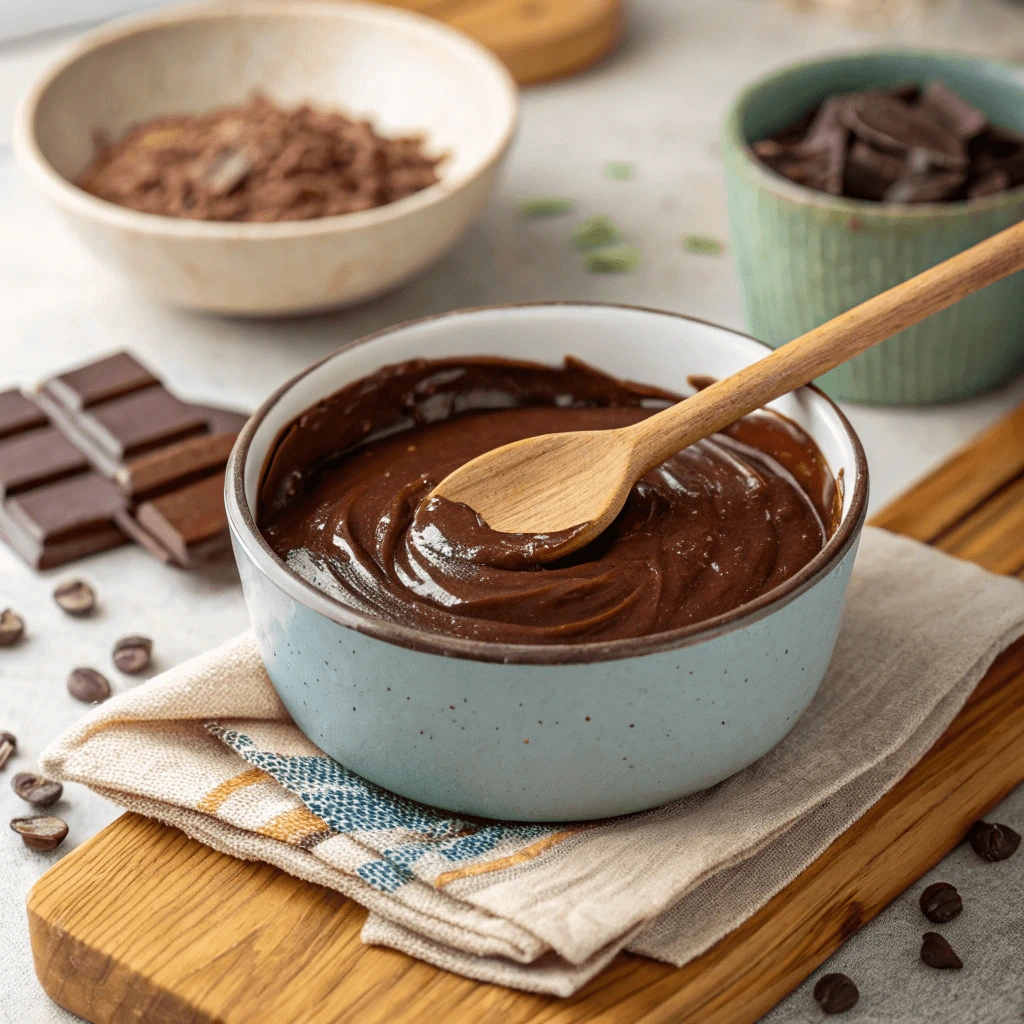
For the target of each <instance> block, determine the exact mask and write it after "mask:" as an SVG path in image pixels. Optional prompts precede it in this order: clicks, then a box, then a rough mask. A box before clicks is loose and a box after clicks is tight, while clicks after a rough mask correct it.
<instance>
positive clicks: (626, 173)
mask: <svg viewBox="0 0 1024 1024" xmlns="http://www.w3.org/2000/svg"><path fill="white" fill-rule="evenodd" d="M604 176H605V177H606V178H609V179H611V180H612V181H629V179H630V178H632V177H633V165H632V164H627V163H625V162H624V161H622V160H611V161H609V162H608V163H606V164H605V165H604Z"/></svg>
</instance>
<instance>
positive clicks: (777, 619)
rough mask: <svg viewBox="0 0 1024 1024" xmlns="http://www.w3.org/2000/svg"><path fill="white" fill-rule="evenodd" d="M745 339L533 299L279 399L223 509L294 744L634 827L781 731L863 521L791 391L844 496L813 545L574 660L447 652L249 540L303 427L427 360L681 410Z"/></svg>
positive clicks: (426, 780) (377, 349)
mask: <svg viewBox="0 0 1024 1024" xmlns="http://www.w3.org/2000/svg"><path fill="white" fill-rule="evenodd" d="M765 351H766V350H765V347H764V346H763V345H761V344H760V343H759V342H756V341H754V340H752V339H750V338H747V337H745V336H743V335H740V334H736V333H734V332H732V331H728V330H726V329H724V328H721V327H715V326H713V325H711V324H706V323H702V322H700V321H697V320H691V319H688V318H686V317H682V316H677V315H673V314H670V313H661V312H657V311H654V310H645V309H636V308H630V307H624V306H606V305H597V304H594V305H590V304H539V305H523V306H507V307H495V308H491V309H479V310H468V311H463V312H456V313H448V314H445V315H443V316H438V317H433V318H428V319H425V320H418V321H415V322H413V323H409V324H403V325H401V326H398V327H393V328H390V329H389V330H386V331H383V332H381V333H379V334H375V335H372V336H371V337H369V338H365V339H363V340H362V341H357V342H355V343H354V344H352V345H349V346H348V347H347V348H344V349H342V350H340V351H339V352H336V353H334V354H333V355H331V356H328V357H327V358H326V359H324V360H322V361H321V362H319V363H317V364H316V365H315V366H312V367H310V368H309V369H308V370H306V371H304V372H303V373H301V374H299V376H297V377H295V378H294V379H293V380H291V381H289V382H288V383H287V384H285V385H284V386H283V387H282V388H281V389H280V390H278V391H277V392H276V393H275V394H274V395H272V396H271V397H270V398H269V399H268V400H267V401H266V402H265V403H264V404H263V405H262V406H261V407H260V409H259V410H258V411H257V412H256V414H255V415H254V416H253V417H252V419H250V421H249V423H248V424H247V425H246V427H245V429H244V430H243V431H242V434H241V436H240V437H239V439H238V443H237V444H236V446H235V450H234V452H233V453H232V456H231V461H230V464H229V466H228V476H227V488H226V503H227V510H228V521H229V523H230V528H231V535H232V540H233V543H234V549H235V557H236V559H237V561H238V567H239V570H240V573H241V577H242V589H243V592H244V594H245V600H246V603H247V605H248V607H249V612H250V615H251V617H252V623H253V627H254V629H255V631H256V639H257V643H258V644H259V648H260V652H261V654H262V656H263V660H264V661H265V663H266V666H267V670H268V672H269V673H270V678H271V680H272V681H273V683H274V686H275V688H276V689H277V692H278V693H279V694H280V695H281V698H282V700H283V701H284V703H285V705H286V706H287V708H288V710H289V712H291V714H292V717H293V718H294V719H295V721H296V723H297V724H298V725H299V727H300V728H301V729H302V730H303V732H305V733H306V735H307V736H309V737H310V738H311V739H312V740H313V741H314V742H315V743H316V744H317V745H318V746H320V747H321V748H322V749H324V750H325V751H327V752H328V753H329V754H331V755H332V756H333V757H335V758H337V759H338V760H339V761H341V762H342V763H343V764H345V765H346V766H347V767H348V768H351V769H352V770H354V771H356V772H358V773H359V774H360V775H363V776H364V777H365V778H367V779H370V780H371V781H373V782H376V783H378V784H379V785H381V786H385V787H387V788H388V789H390V790H393V791H394V792H397V793H400V794H402V795H403V796H406V797H411V798H413V799H415V800H420V801H422V802H424V803H427V804H434V805H436V806H439V807H443V808H446V809H448V810H452V811H457V812H461V813H469V814H476V815H482V816H485V817H494V818H505V819H512V820H525V821H545V820H573V819H583V818H599V817H605V816H609V815H615V814H625V813H627V812H630V811H639V810H642V809H644V808H647V807H652V806H655V805H658V804H662V803H665V802H667V801H669V800H673V799H675V798H676V797H681V796H684V795H685V794H687V793H692V792H694V791H696V790H700V789H704V788H706V787H708V786H711V785H713V784H714V783H716V782H719V781H721V780H722V779H724V778H726V777H727V776H729V775H731V774H733V773H734V772H736V771H739V770H740V769H741V768H743V767H745V766H746V765H748V764H750V763H751V762H752V761H754V760H756V759H757V758H758V757H760V756H761V755H762V754H764V753H765V752H767V751H768V750H770V749H771V748H772V747H773V746H774V745H775V744H776V743H778V742H779V740H780V739H782V737H783V736H785V735H786V733H787V732H789V730H790V729H791V728H792V727H793V725H794V723H795V722H796V721H797V719H798V718H799V717H800V714H801V712H802V711H803V710H804V708H805V707H806V706H807V704H808V703H809V701H810V700H811V698H812V697H813V696H814V694H815V692H816V691H817V689H818V686H819V684H820V682H821V679H822V677H823V675H824V673H825V668H826V666H827V665H828V662H829V658H830V657H831V655H832V648H833V646H834V644H835V640H836V635H837V631H838V629H839V620H840V617H841V615H842V610H843V603H844V598H845V593H846V585H847V582H848V580H849V577H850V570H851V567H852V565H853V559H854V554H855V551H856V547H857V541H858V539H859V536H860V531H861V527H862V525H863V521H864V513H865V508H866V499H867V467H866V464H865V461H864V452H863V450H862V448H861V446H860V442H859V441H858V440H857V437H856V435H855V434H854V432H853V429H852V427H851V426H850V424H849V423H848V421H847V420H846V418H845V417H844V416H843V414H842V413H841V412H840V411H839V410H838V409H837V408H836V407H835V405H833V403H832V402H831V401H830V400H829V399H828V398H826V397H825V396H824V395H823V394H822V393H821V392H820V391H817V390H816V389H813V388H803V389H801V390H800V391H798V392H795V393H793V394H791V395H787V396H785V397H784V398H782V399H780V400H779V401H777V402H773V403H772V407H773V408H777V409H778V410H779V411H780V412H782V413H784V414H785V415H787V416H790V417H791V418H793V419H794V420H796V421H797V422H799V423H800V424H801V425H802V426H803V427H804V428H805V429H806V430H807V431H808V432H809V433H810V434H811V436H813V437H814V439H815V440H816V441H817V443H818V445H819V447H820V448H821V450H822V452H823V453H824V455H825V457H826V459H827V460H828V463H829V465H830V466H831V468H832V470H833V472H834V473H837V474H839V473H841V474H842V480H843V513H842V520H841V522H840V524H839V527H838V529H837V531H836V532H835V534H834V535H833V537H832V538H831V539H830V540H829V541H828V543H827V544H826V546H825V548H824V550H823V551H822V552H821V553H820V554H819V555H818V556H817V557H815V558H814V559H813V560H812V561H811V562H810V563H809V564H808V565H807V566H805V567H804V568H803V569H802V570H801V571H800V572H798V573H797V574H796V575H795V576H793V577H792V578H791V579H789V580H787V581H786V582H785V583H784V584H783V585H782V586H780V587H778V588H777V589H776V590H774V591H772V592H770V593H769V594H766V595H764V596H762V597H760V598H758V599H756V600H754V601H752V602H750V603H748V604H746V605H744V606H742V607H740V608H737V609H736V610H734V611H732V612H729V613H728V614H726V615H722V616H720V617H718V618H716V619H713V620H710V621H707V622H702V623H698V624H696V625H694V626H690V627H687V628H684V629H678V630H674V631H672V632H668V633H661V634H658V635H655V636H647V637H641V638H638V639H632V640H618V641H613V642H607V643H597V644H595V643H591V644H577V645H550V646H536V645H509V644H497V643H483V642H480V641H473V640H465V639H455V638H446V637H443V636H439V635H435V634H432V633H426V632H423V631H421V630H418V629H413V628H410V627H408V626H403V625H401V624H400V623H396V622H389V621H384V620H381V619H378V618H375V617H373V616H369V615H365V614H362V613H360V612H357V611H353V610H351V609H349V608H346V607H344V606H343V605H341V604H339V603H338V602H336V601H334V600H332V599H331V598H329V597H327V596H326V595H325V594H323V593H321V592H320V591H318V590H316V589H314V588H313V587H312V586H310V585H309V584H308V583H306V582H305V581H304V580H302V579H300V578H299V577H298V576H297V575H295V574H294V573H292V572H291V570H289V569H288V568H287V567H286V566H285V564H284V562H282V561H281V559H280V558H278V556H277V555H276V554H275V553H274V552H273V551H272V550H271V548H270V547H269V546H268V545H267V543H266V541H264V539H263V537H262V536H261V535H260V533H259V531H258V530H257V529H256V525H255V522H254V520H253V508H254V504H255V500H256V493H257V487H258V484H259V480H260V475H261V470H262V468H263V465H264V461H265V459H266V457H267V453H268V451H270V450H271V448H272V446H273V444H274V441H275V439H276V438H277V436H278V433H279V432H280V431H281V430H282V428H284V427H285V426H286V425H287V424H288V423H289V422H290V421H291V420H292V419H294V418H295V417H296V416H298V415H299V414H300V413H301V412H302V411H303V410H305V409H307V408H308V407H309V406H311V405H313V404H314V403H315V402H317V401H318V400H319V399H321V398H324V397H326V396H328V395H330V394H333V393H334V392H335V391H337V390H338V389H339V388H341V387H343V386H344V385H346V384H348V383H350V382H351V381H354V380H358V379H359V378H361V377H364V376H366V375H367V374H369V373H371V372H373V371H374V370H376V369H378V368H379V367H381V366H383V365H386V364H390V363H396V362H401V361H403V360H407V359H411V358H415V357H418V356H423V355H427V354H429V355H431V356H435V357H437V356H453V355H508V354H510V353H514V354H515V355H516V356H517V357H520V358H524V359H532V360H536V361H538V362H548V363H551V362H557V361H559V360H560V359H561V358H562V356H565V355H574V356H578V357H580V358H581V359H584V360H585V361H586V362H588V363H591V364H593V365H594V366H597V367H600V368H601V369H603V370H606V371H608V372H610V373H612V374H615V375H618V376H621V377H627V378H631V379H633V380H638V381H646V382H656V383H657V384H658V385H660V386H663V387H670V388H673V389H675V390H678V391H679V392H681V393H688V392H690V391H692V389H691V388H690V387H689V386H688V385H687V383H686V379H687V376H688V375H690V374H694V373H696V374H710V375H713V376H716V377H721V376H725V375H726V374H729V373H733V372H735V371H736V370H738V369H740V368H741V367H743V366H746V365H747V364H749V363H751V362H753V361H755V360H756V359H758V358H760V357H761V356H763V355H764V353H765Z"/></svg>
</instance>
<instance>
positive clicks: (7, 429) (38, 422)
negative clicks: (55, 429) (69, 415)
mask: <svg viewBox="0 0 1024 1024" xmlns="http://www.w3.org/2000/svg"><path fill="white" fill-rule="evenodd" d="M45 426H46V417H45V416H44V415H43V411H42V409H40V408H39V406H37V405H36V403H35V402H33V401H32V399H30V398H26V397H25V396H24V395H23V394H22V393H21V392H20V391H18V390H17V389H16V388H15V389H14V390H12V391H3V392H0V438H2V437H10V436H11V435H12V434H20V433H22V432H23V431H25V430H31V429H32V428H33V427H45Z"/></svg>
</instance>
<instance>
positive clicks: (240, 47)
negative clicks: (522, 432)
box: [15, 0, 516, 316]
mask: <svg viewBox="0 0 1024 1024" xmlns="http://www.w3.org/2000/svg"><path fill="white" fill-rule="evenodd" d="M253 91H260V92H262V93H264V94H265V95H267V96H269V97H270V99H272V100H274V101H275V102H277V103H279V104H282V105H284V106H294V105H297V104H299V103H304V102H309V103H312V104H314V105H316V106H319V107H322V108H325V109H336V110H341V111H343V112H345V113H349V114H352V115H355V116H359V117H366V118H369V119H370V120H371V121H372V122H373V123H374V125H375V126H376V127H377V129H378V130H379V131H381V132H384V133H386V134H389V135H398V134H406V133H411V132H421V131H422V132H424V133H425V134H426V137H427V149H428V151H430V152H432V153H435V154H442V153H447V154H449V155H448V158H447V159H446V160H445V161H444V163H443V164H442V165H441V167H440V168H439V174H440V178H441V180H440V181H439V182H437V183H436V184H434V185H432V186H431V187H430V188H427V189H424V190H422V191H421V192H417V193H415V194H414V195H411V196H408V197H406V198H405V199H401V200H399V201H398V202H395V203H389V204H388V205H387V206H380V207H377V208H376V209H373V210H366V211H363V212H360V213H350V214H346V215H344V216H340V217H321V218H318V219H315V220H303V221H284V222H280V223H274V224H256V223H253V224H248V223H224V222H211V221H194V220H181V219H176V218H173V217H159V216H155V215H153V214H148V213H139V212H137V211H136V210H129V209H126V208H124V207H122V206H117V205H115V204H114V203H109V202H106V201H104V200H102V199H98V198H96V197H95V196H93V195H90V194H89V193H87V192H85V191H83V190H82V189H80V188H78V187H77V186H76V185H74V184H73V182H74V180H75V179H76V178H77V177H78V176H79V175H80V174H81V172H82V171H83V170H84V169H85V167H86V166H87V165H88V164H89V162H90V161H91V160H92V158H93V154H94V148H93V133H94V132H95V131H96V130H102V131H103V132H104V133H105V134H106V136H107V137H108V138H111V139H117V138H119V137H121V136H122V135H123V134H124V133H125V132H126V131H127V130H128V129H129V128H131V127H132V126H133V125H136V124H139V123H142V122H145V121H147V120H149V119H151V118H153V117H156V116H159V115H162V114H182V113H190V112H204V111H209V110H215V109H216V108H218V107H223V106H226V105H230V104H236V103H241V102H243V101H245V100H246V99H247V98H248V97H249V96H250V95H251V94H252V93H253ZM515 125H516V86H515V83H514V82H513V81H512V78H511V77H510V76H509V74H508V72H507V71H506V70H505V67H504V66H503V65H502V64H501V62H500V61H498V59H497V58H496V57H494V56H493V55H492V54H491V53H490V52H489V51H487V50H485V49H484V48H483V47H482V46H480V45H478V44H477V43H475V42H473V40H472V39H470V38H469V37H468V36H464V35H463V34H462V33H460V32H457V31H455V30H454V29H451V28H448V27H447V26H446V25H442V24H440V23H439V22H437V21H434V20H433V19H431V18H426V17H422V16H421V15H418V14H412V13H410V12H408V11H401V10H397V9H395V8H391V7H385V6H377V5H372V6H371V5H365V4H351V3H342V2H340V0H339V2H333V3H314V2H302V3H276V2H273V0H256V2H251V0H249V2H234V3H230V4H224V3H212V4H205V5H202V6H188V7H172V8H171V9H169V10H160V11H156V12H152V13H148V14H145V15H142V16H139V17H136V18H129V19H126V20H124V21H118V22H115V23H114V24H112V25H106V26H103V27H102V28H99V29H97V30H96V31H95V32H92V33H90V34H88V35H86V36H85V37H84V38H83V39H82V40H80V41H79V42H77V43H76V44H75V46H74V48H73V49H72V50H71V51H70V52H69V53H67V54H65V55H64V56H62V57H61V58H60V59H58V60H57V61H56V62H55V63H54V64H53V65H52V66H51V67H50V68H48V69H47V70H46V71H45V72H44V73H43V74H42V75H41V76H40V78H39V80H38V81H37V82H36V83H35V84H34V86H33V87H32V89H31V90H30V91H29V93H28V95H27V96H26V98H25V100H24V102H23V104H22V106H21V109H20V111H19V114H18V119H17V125H16V130H15V145H16V149H17V155H18V159H19V162H20V163H21V165H22V167H23V168H24V169H25V171H26V172H27V173H28V175H29V176H30V177H31V178H32V180H33V181H34V183H35V184H36V185H37V186H38V187H39V188H40V190H41V191H42V192H43V194H44V195H45V196H46V197H47V198H48V199H49V200H50V201H51V202H52V203H54V205H55V206H56V207H57V209H58V210H60V212H61V213H62V214H63V216H64V218H65V219H66V221H67V222H68V224H69V225H70V226H71V228H72V229H73V230H74V232H75V233H76V234H77V235H78V236H79V238H80V239H81V240H82V241H83V242H84V243H85V245H86V246H87V247H88V248H89V249H91V250H92V251H93V252H94V253H95V254H96V255H97V256H98V257H99V258H100V259H101V260H103V261H104V262H105V263H107V264H109V265H110V266H112V267H114V268H115V269H117V270H118V271H120V272H121V273H122V274H124V275H125V276H126V277H127V278H129V279H130V280H131V281H133V282H135V283H136V284H138V285H139V286H140V287H142V288H144V289H145V290H146V291H148V292H150V293H151V294H153V295H155V296H157V297H158V298H161V299H164V300H165V301H167V302H171V303H174V304H175V305H180V306H189V307H193V308H196V309H205V310H211V311H213V312H218V313H233V314H245V315H257V316H268V315H277V314H282V313H302V312H308V311H311V310H318V309H328V308H334V307H338V306H347V305H352V304H353V303H357V302H362V301H364V300H366V299H369V298H371V297H372V296H374V295H379V294H381V293H383V292H387V291H389V290H391V289H393V288H396V287H397V286H398V285H400V284H402V283H403V282H405V281H408V280H409V279H410V278H411V277H413V276H415V275H416V274H417V273H419V272H420V271H422V270H423V269H425V268H426V267H427V266H429V265H430V264H431V263H433V262H434V261H435V260H436V259H438V258H439V257H440V256H441V255H442V254H443V253H445V252H446V251H447V250H448V249H450V248H451V247H452V246H453V245H454V244H455V242H456V241H457V240H458V239H459V237H460V236H461V235H462V233H463V232H464V231H465V229H466V227H467V226H468V225H469V223H470V222H471V221H472V219H473V217H474V216H475V215H476V214H477V213H478V212H479V211H480V210H481V209H482V207H483V206H484V204H485V203H486V201H487V198H488V196H489V195H490V193H491V190H492V189H493V187H494V184H495V181H496V180H497V175H498V170H499V167H500V165H501V162H502V160H503V158H504V156H505V154H506V152H507V150H508V146H509V144H510V142H511V139H512V135H513V132H514V130H515Z"/></svg>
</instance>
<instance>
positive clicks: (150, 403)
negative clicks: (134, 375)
mask: <svg viewBox="0 0 1024 1024" xmlns="http://www.w3.org/2000/svg"><path fill="white" fill-rule="evenodd" d="M78 422H79V424H80V425H81V427H82V430H83V431H84V432H85V433H87V434H89V436H90V437H92V439H93V440H94V441H95V442H96V443H97V444H98V445H99V446H100V447H101V448H102V449H103V450H104V451H105V452H106V453H107V454H108V455H110V456H112V457H113V458H115V459H124V458H125V457H127V456H131V455H136V454H139V453H141V452H144V451H147V450H148V449H151V448H154V447H156V446H157V445H160V444H167V443H169V442H171V441H176V440H178V439H180V438H183V437H187V436H189V435H190V434H198V433H201V432H203V431H205V430H206V418H205V417H204V416H203V414H202V412H200V411H199V410H197V409H196V408H195V407H194V406H190V405H186V404H185V403H184V402H183V401H181V399H179V398H175V397H174V395H172V394H171V393H170V392H169V391H167V390H166V389H165V388H163V387H161V386H159V385H158V386H157V387H152V388H146V389H145V390H144V391H138V392H135V393H134V394H131V395H126V396H124V397H123V398H115V399H114V400H113V401H110V402H104V403H102V404H101V405H97V406H95V407H94V408H92V409H90V410H88V411H86V412H84V413H83V414H82V415H81V416H80V417H79V419H78Z"/></svg>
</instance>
